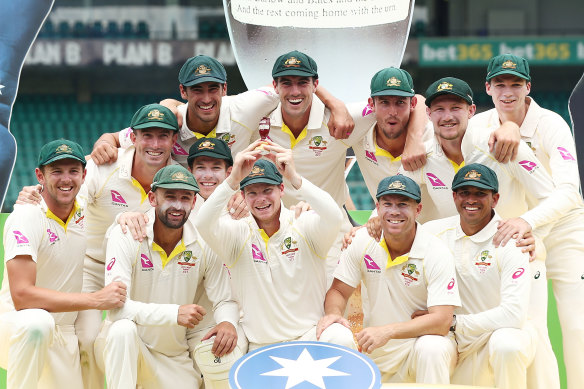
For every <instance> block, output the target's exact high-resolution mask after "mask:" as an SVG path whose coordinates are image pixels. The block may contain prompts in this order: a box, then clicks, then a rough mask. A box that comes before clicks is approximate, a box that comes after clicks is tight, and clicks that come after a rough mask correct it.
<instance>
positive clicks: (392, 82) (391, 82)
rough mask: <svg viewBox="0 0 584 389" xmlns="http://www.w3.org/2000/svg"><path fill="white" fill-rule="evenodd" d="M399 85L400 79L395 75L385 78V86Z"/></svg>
mask: <svg viewBox="0 0 584 389" xmlns="http://www.w3.org/2000/svg"><path fill="white" fill-rule="evenodd" d="M400 85H401V81H400V80H398V79H397V78H395V77H391V78H390V79H389V80H387V86H400Z"/></svg>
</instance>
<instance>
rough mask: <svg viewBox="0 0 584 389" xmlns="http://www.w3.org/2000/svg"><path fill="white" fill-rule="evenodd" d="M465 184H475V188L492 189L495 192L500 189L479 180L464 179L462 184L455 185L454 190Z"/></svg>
mask: <svg viewBox="0 0 584 389" xmlns="http://www.w3.org/2000/svg"><path fill="white" fill-rule="evenodd" d="M463 186H474V187H475V188H481V189H487V190H492V191H493V192H495V193H496V192H498V190H497V189H495V188H493V187H492V186H490V185H487V184H484V183H482V182H479V181H463V182H461V183H460V184H458V185H456V186H453V187H452V190H453V191H454V190H456V189H459V188H462V187H463Z"/></svg>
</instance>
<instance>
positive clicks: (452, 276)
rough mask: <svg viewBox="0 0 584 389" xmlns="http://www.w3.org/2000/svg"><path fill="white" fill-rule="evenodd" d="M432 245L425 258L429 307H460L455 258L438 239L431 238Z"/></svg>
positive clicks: (427, 302)
mask: <svg viewBox="0 0 584 389" xmlns="http://www.w3.org/2000/svg"><path fill="white" fill-rule="evenodd" d="M429 237H430V238H431V239H430V242H431V243H430V244H429V246H428V247H429V248H428V251H427V252H426V258H424V274H425V277H426V283H427V285H428V299H427V301H426V304H427V306H428V307H433V306H437V305H453V306H456V307H459V306H460V295H459V294H458V281H457V280H456V269H455V266H454V258H453V257H452V254H451V253H450V250H448V248H447V247H446V246H445V245H444V244H443V243H442V242H441V241H440V240H438V238H434V237H432V236H429Z"/></svg>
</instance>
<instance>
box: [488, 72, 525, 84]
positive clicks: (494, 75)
mask: <svg viewBox="0 0 584 389" xmlns="http://www.w3.org/2000/svg"><path fill="white" fill-rule="evenodd" d="M501 74H511V75H513V76H517V77H519V78H523V79H524V80H527V81H531V77H530V76H526V75H525V74H523V73H519V72H516V71H515V70H499V71H498V72H496V73H493V74H491V75H490V76H487V81H490V80H491V79H492V78H495V77H497V76H500V75H501Z"/></svg>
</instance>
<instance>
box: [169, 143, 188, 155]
mask: <svg viewBox="0 0 584 389" xmlns="http://www.w3.org/2000/svg"><path fill="white" fill-rule="evenodd" d="M172 153H173V154H174V155H189V153H187V151H186V150H185V149H184V148H183V147H182V146H181V145H179V144H178V142H175V143H174V145H173V146H172Z"/></svg>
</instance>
